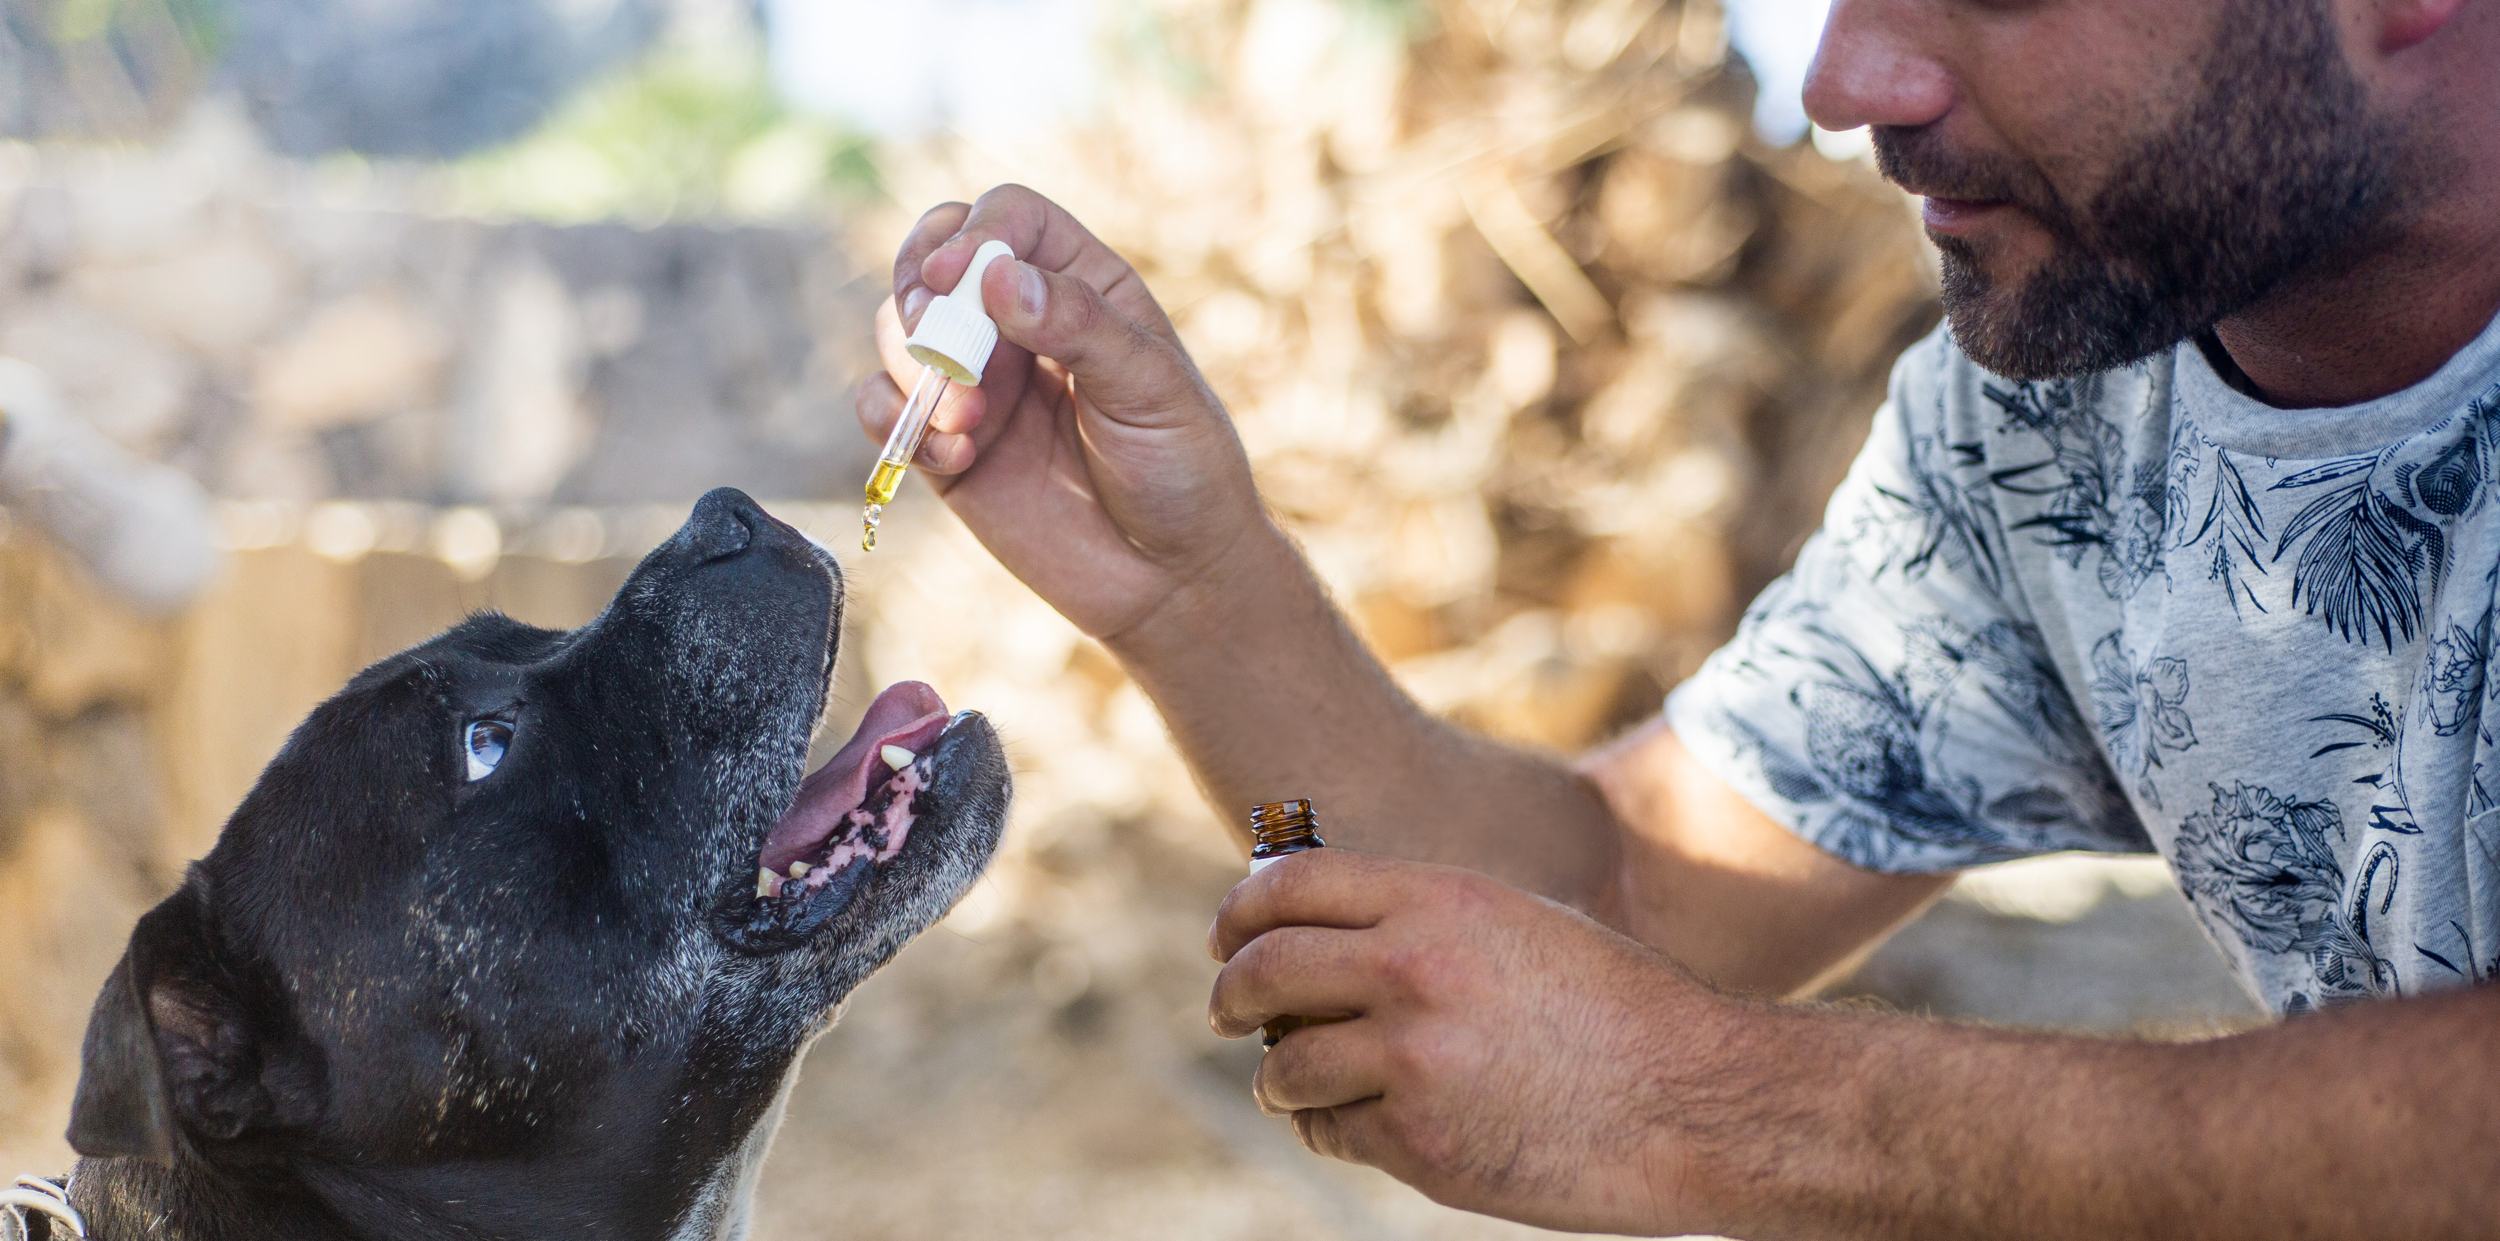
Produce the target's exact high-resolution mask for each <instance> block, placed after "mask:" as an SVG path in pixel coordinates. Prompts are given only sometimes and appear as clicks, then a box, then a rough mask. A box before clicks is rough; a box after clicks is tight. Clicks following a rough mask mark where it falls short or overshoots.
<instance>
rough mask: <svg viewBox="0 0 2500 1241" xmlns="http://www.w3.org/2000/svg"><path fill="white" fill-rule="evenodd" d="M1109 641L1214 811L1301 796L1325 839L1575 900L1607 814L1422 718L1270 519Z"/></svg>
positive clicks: (1589, 896)
mask: <svg viewBox="0 0 2500 1241" xmlns="http://www.w3.org/2000/svg"><path fill="white" fill-rule="evenodd" d="M1242 543H1243V546H1242V547H1241V548H1240V549H1239V550H1238V552H1237V554H1235V555H1232V556H1228V557H1226V558H1225V560H1224V562H1223V563H1222V564H1220V565H1218V566H1216V568H1215V569H1214V570H1213V571H1212V572H1210V573H1209V574H1207V575H1205V580H1203V581H1201V582H1199V583H1196V584H1195V585H1194V586H1193V589H1192V590H1191V591H1190V592H1189V594H1188V595H1187V596H1186V597H1183V598H1177V599H1175V600H1174V602H1173V603H1172V604H1171V605H1169V606H1168V607H1167V608H1165V609H1164V610H1163V611H1162V612H1160V613H1158V614H1157V615H1156V616H1155V617H1154V618H1152V619H1151V620H1150V621H1148V622H1146V623H1145V624H1142V625H1140V626H1139V627H1138V628H1137V629H1136V630H1134V631H1132V632H1130V633H1126V634H1121V635H1117V636H1115V637H1114V638H1113V639H1112V640H1111V643H1110V645H1111V648H1112V650H1113V652H1114V653H1115V654H1117V655H1118V656H1119V658H1120V660H1121V662H1122V663H1123V664H1124V665H1125V666H1126V667H1127V668H1128V670H1129V673H1130V675H1132V676H1134V677H1135V678H1136V679H1137V681H1138V683H1139V684H1140V685H1141V686H1143V687H1144V688H1145V690H1146V692H1147V694H1148V695H1149V696H1150V697H1152V698H1153V699H1154V702H1155V705H1156V707H1157V708H1158V709H1160V710H1161V712H1162V714H1163V718H1164V721H1165V723H1166V724H1167V725H1168V726H1169V727H1170V728H1171V730H1172V735H1173V738H1174V740H1175V741H1176V742H1177V743H1178V744H1179V746H1180V749H1181V753H1182V754H1183V756H1184V757H1186V758H1187V759H1188V761H1189V765H1190V769H1191V771H1192V772H1193V773H1194V774H1195V775H1196V776H1197V778H1198V782H1199V785H1200V787H1201V789H1203V790H1204V792H1205V793H1206V795H1207V797H1208V799H1209V800H1210V801H1212V802H1213V803H1214V805H1215V807H1216V810H1217V812H1218V813H1219V814H1221V815H1223V816H1224V817H1225V818H1226V820H1227V821H1229V822H1232V823H1235V824H1240V823H1242V822H1243V821H1244V812H1245V811H1246V810H1247V809H1248V808H1249V806H1251V805H1252V804H1254V803H1257V802H1263V801H1276V800H1280V799H1283V798H1288V797H1308V798H1311V799H1312V800H1313V801H1314V802H1316V803H1317V804H1318V806H1319V808H1320V812H1321V815H1322V818H1323V822H1324V823H1325V824H1326V825H1327V834H1328V836H1329V838H1330V839H1331V840H1333V841H1337V842H1339V843H1342V844H1346V845H1350V846H1353V847H1356V848H1360V849H1366V850H1371V851H1373V852H1378V853H1386V854H1391V855H1394V856H1399V857H1406V858H1412V859H1416V860H1421V861H1433V862H1443V863H1448V864H1451V865H1458V866H1465V867H1468V868H1470V869H1474V870H1478V871H1482V872H1484V873H1487V874H1490V875H1493V876H1494V877H1496V878H1499V879H1502V880H1504V881H1505V882H1508V883H1512V884H1515V885H1517V886H1520V887H1524V888H1526V889H1528V890H1530V891H1533V892H1537V893H1540V894H1542V895H1545V896H1549V897H1552V898H1554V899H1557V900H1561V901H1564V902H1566V903H1569V904H1573V905H1578V906H1581V907H1584V908H1585V907H1587V906H1588V905H1589V904H1590V903H1591V901H1592V900H1593V897H1594V892H1595V887H1596V885H1598V884H1601V883H1603V882H1604V881H1605V878H1606V876H1607V874H1608V873H1609V869H1610V867H1611V862H1612V858H1613V854H1614V850H1615V848H1616V840H1615V838H1616V834H1617V833H1616V829H1615V826H1614V821H1613V818H1612V816H1611V815H1610V813H1609V812H1608V809H1607V806H1606V802H1605V799H1604V798H1603V797H1602V796H1600V794H1599V793H1598V791H1597V789H1596V787H1595V785H1593V784H1592V783H1591V782H1589V781H1588V780H1587V779H1585V778H1583V777H1581V776H1580V775H1578V774H1576V773H1574V772H1573V771H1572V770H1571V769H1570V768H1569V767H1568V766H1566V765H1565V764H1564V763H1562V762H1560V761H1558V760H1556V759H1553V758H1550V757H1545V756H1540V755H1535V754H1530V753H1527V752H1524V751H1521V750H1516V749H1513V748H1510V747H1508V746H1504V745H1500V744H1498V743H1496V742H1493V741H1491V740H1488V739H1486V738H1482V737H1477V736H1473V735H1471V734H1469V733H1467V732H1466V731H1465V730H1463V729H1459V728H1456V727H1453V726H1451V725H1449V724H1447V723H1445V722H1443V721H1441V720H1438V719H1435V718H1433V717H1432V716H1431V715H1430V714H1428V713H1426V712H1425V711H1424V710H1423V709H1422V708H1421V707H1419V706H1418V705H1417V704H1416V703H1415V701H1414V700H1413V699H1412V698H1411V697H1409V696H1408V695H1407V693H1406V692H1405V691H1404V690H1402V689H1400V688H1399V687H1398V686H1397V684H1396V683H1395V682H1394V681H1392V680H1391V679H1390V678H1389V675H1388V673H1387V672H1386V670H1384V669H1383V668H1382V667H1381V666H1380V662H1379V661H1378V660H1377V659H1376V658H1374V657H1373V656H1372V654H1371V652H1370V651H1369V650H1368V649H1367V648H1365V647H1364V645H1363V643H1362V641H1361V639H1359V638H1357V637H1356V636H1355V634H1354V633H1353V631H1352V630H1351V629H1350V628H1349V627H1348V626H1347V624H1346V622H1345V620H1344V617H1343V616H1342V614H1341V613H1340V612H1339V611H1338V609H1337V607H1336V605H1335V604H1334V603H1333V602H1332V601H1331V600H1330V599H1329V598H1328V595H1327V592H1326V590H1325V589H1324V588H1323V587H1322V586H1321V585H1320V583H1319V581H1318V579H1317V578H1316V577H1314V576H1313V575H1312V573H1311V571H1310V568H1309V566H1308V565H1307V564H1306V563H1305V562H1304V561H1303V559H1302V556H1301V554H1300V553H1299V552H1298V551H1297V550H1296V549H1295V548H1294V547H1293V546H1292V544H1291V543H1290V542H1289V541H1288V540H1287V539H1286V538H1285V537H1284V536H1283V535H1282V534H1281V533H1277V532H1275V531H1273V530H1270V529H1262V530H1260V531H1257V532H1255V533H1253V534H1252V535H1249V536H1245V537H1244V538H1243V540H1242Z"/></svg>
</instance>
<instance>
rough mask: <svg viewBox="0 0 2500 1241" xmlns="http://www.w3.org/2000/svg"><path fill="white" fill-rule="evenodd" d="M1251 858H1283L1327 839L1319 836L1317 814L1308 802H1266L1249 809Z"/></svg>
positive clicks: (1312, 847)
mask: <svg viewBox="0 0 2500 1241" xmlns="http://www.w3.org/2000/svg"><path fill="white" fill-rule="evenodd" d="M1250 833H1251V837H1252V841H1253V843H1252V845H1251V848H1250V857H1251V860H1252V861H1253V862H1254V863H1255V862H1257V861H1260V860H1264V859H1274V858H1280V857H1284V856H1285V855H1287V854H1292V853H1300V852H1302V851H1303V850H1305V849H1317V848H1320V847H1321V846H1323V845H1326V844H1327V843H1328V842H1327V841H1325V840H1322V839H1320V837H1319V815H1318V813H1317V812H1315V811H1313V810H1312V809H1311V803H1310V802H1308V801H1301V800H1297V801H1282V802H1269V803H1267V804H1265V805H1260V806H1254V807H1252V808H1251V810H1250Z"/></svg>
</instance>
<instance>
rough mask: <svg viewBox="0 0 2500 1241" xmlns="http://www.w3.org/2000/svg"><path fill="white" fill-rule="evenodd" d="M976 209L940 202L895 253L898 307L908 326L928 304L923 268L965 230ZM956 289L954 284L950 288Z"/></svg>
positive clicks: (914, 226)
mask: <svg viewBox="0 0 2500 1241" xmlns="http://www.w3.org/2000/svg"><path fill="white" fill-rule="evenodd" d="M971 214H972V208H971V207H970V206H969V205H968V204H965V203H939V204H938V205H937V206H934V207H931V208H929V210H928V211H927V212H925V213H924V214H922V215H921V217H920V220H919V222H918V223H915V224H913V225H912V226H911V232H910V234H909V235H907V236H905V237H904V238H903V248H902V249H900V250H898V251H896V252H895V254H894V304H895V305H897V306H900V307H902V310H903V319H904V321H905V322H907V323H911V322H918V321H919V318H920V309H921V307H923V306H926V305H927V304H928V301H929V298H930V296H931V293H930V290H929V287H928V285H927V284H926V282H925V281H924V279H923V277H922V276H921V271H920V269H921V265H922V264H923V263H926V262H927V261H928V258H929V256H930V255H931V254H933V253H935V252H936V251H937V248H938V247H940V246H942V245H945V244H946V242H947V239H948V238H951V237H953V236H954V235H955V234H956V233H957V232H959V231H961V230H962V228H963V226H964V219H965V217H967V216H969V215H971ZM947 287H948V288H953V287H954V286H953V285H951V284H950V285H948V286H947Z"/></svg>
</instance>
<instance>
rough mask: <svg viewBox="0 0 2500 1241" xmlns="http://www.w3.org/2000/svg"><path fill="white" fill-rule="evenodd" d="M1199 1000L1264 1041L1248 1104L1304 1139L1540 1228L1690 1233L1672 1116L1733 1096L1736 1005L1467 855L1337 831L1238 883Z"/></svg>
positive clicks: (1689, 1169) (1433, 1192)
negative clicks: (1432, 853) (1424, 853)
mask: <svg viewBox="0 0 2500 1241" xmlns="http://www.w3.org/2000/svg"><path fill="white" fill-rule="evenodd" d="M1210 948H1211V949H1212V951H1213V952H1214V954H1215V956H1216V958H1217V959H1218V960H1221V961H1223V962H1225V963H1226V964H1225V966H1224V970H1223V973H1222V974H1221V975H1220V976H1218V978H1217V979H1216V984H1215V994H1214V997H1213V999H1212V1000H1211V1001H1210V1003H1209V1020H1210V1021H1211V1022H1212V1024H1213V1025H1214V1026H1215V1030H1216V1033H1218V1034H1221V1035H1223V1036H1225V1037H1227V1038H1240V1037H1243V1036H1245V1035H1248V1034H1251V1033H1254V1032H1255V1031H1257V1030H1258V1029H1259V1027H1260V1026H1261V1025H1262V1024H1263V1023H1265V1022H1267V1021H1269V1020H1271V1019H1273V1018H1275V1017H1277V1016H1279V1015H1283V1014H1294V1015H1301V1016H1313V1017H1339V1018H1346V1020H1342V1021H1338V1022H1334V1023H1331V1024H1326V1025H1314V1026H1308V1027H1305V1028H1303V1029H1300V1030H1297V1031H1294V1032H1293V1033H1290V1034H1288V1035H1286V1036H1285V1038H1284V1040H1283V1041H1282V1042H1280V1043H1278V1044H1277V1045H1276V1046H1275V1047H1274V1048H1272V1049H1270V1050H1269V1051H1268V1053H1267V1058H1266V1060H1264V1061H1263V1062H1262V1063H1261V1064H1260V1066H1259V1072H1258V1076H1257V1079H1256V1080H1255V1081H1254V1082H1253V1084H1252V1089H1253V1092H1254V1093H1255V1094H1256V1096H1257V1098H1258V1102H1259V1106H1260V1108H1261V1109H1263V1110H1265V1111H1267V1112H1269V1113H1271V1114H1289V1115H1291V1116H1292V1118H1293V1126H1294V1132H1295V1133H1296V1134H1297V1135H1299V1136H1300V1137H1301V1139H1302V1141H1303V1143H1304V1145H1307V1146H1309V1147H1310V1148H1311V1149H1312V1150H1314V1151H1317V1152H1319V1153H1321V1154H1324V1155H1330V1156H1333V1157H1335V1158H1338V1159H1344V1160H1348V1161H1351V1162H1354V1163H1362V1164H1369V1165H1372V1166H1374V1167H1377V1168H1380V1169H1381V1170H1383V1171H1385V1172H1387V1173H1389V1174H1390V1175H1392V1176H1395V1177H1397V1178H1398V1179H1399V1180H1402V1181H1405V1182H1406V1183H1408V1184H1410V1185H1413V1186H1414V1187H1416V1188H1417V1189H1420V1190H1422V1191H1423V1192H1424V1193H1425V1194H1427V1195H1429V1196H1431V1197H1432V1198H1433V1199H1435V1200H1436V1201H1439V1202H1442V1203H1445V1204H1447V1205H1450V1206H1455V1207H1461V1208H1464V1209H1467V1210H1471V1211H1480V1212H1484V1213H1487V1214H1492V1215H1500V1216H1504V1217H1507V1218H1510V1219H1515V1220H1521V1221H1524V1222H1527V1223H1532V1224H1538V1225H1542V1226H1545V1227H1549V1228H1570V1229H1581V1230H1591V1231H1599V1230H1602V1231H1609V1232H1656V1231H1660V1230H1671V1231H1683V1230H1696V1229H1702V1228H1706V1227H1708V1226H1710V1225H1711V1223H1712V1221H1711V1220H1710V1219H1708V1218H1706V1215H1707V1214H1708V1213H1707V1212H1704V1211H1702V1210H1701V1209H1700V1208H1699V1204H1697V1203H1696V1202H1694V1201H1692V1200H1691V1194H1692V1191H1693V1189H1694V1188H1695V1187H1696V1184H1697V1177H1696V1175H1695V1173H1696V1171H1697V1169H1696V1167H1695V1165H1694V1164H1693V1162H1692V1155H1693V1152H1694V1150H1695V1149H1696V1148H1695V1147H1694V1145H1693V1144H1692V1143H1690V1142H1687V1141H1685V1140H1683V1139H1682V1138H1680V1137H1679V1135H1678V1133H1677V1130H1678V1129H1679V1128H1680V1127H1682V1126H1685V1125H1705V1124H1709V1123H1711V1122H1712V1121H1713V1118H1723V1117H1725V1116H1726V1114H1727V1104H1728V1099H1727V1096H1728V1094H1729V1093H1730V1092H1731V1091H1732V1090H1734V1089H1735V1087H1734V1086H1733V1084H1732V1083H1733V1079H1734V1075H1733V1074H1732V1073H1730V1072H1728V1071H1727V1070H1728V1069H1729V1068H1730V1067H1731V1065H1730V1063H1729V1062H1730V1061H1731V1060H1733V1059H1735V1058H1736V1057H1737V1055H1738V1052H1739V1045H1738V1044H1735V1043H1734V1042H1732V1041H1731V1038H1730V1031H1731V1030H1732V1029H1733V1028H1734V1027H1735V1026H1736V1025H1738V1024H1739V1019H1740V1017H1741V1015H1742V1013H1743V1012H1744V1011H1745V1007H1744V1006H1743V1005H1741V1004H1739V1003H1737V1002H1735V1001H1731V1000H1728V999H1725V998H1723V997H1721V996H1719V995H1717V994H1715V993H1713V992H1711V991H1710V990H1708V989H1707V988H1705V987H1703V986H1702V985H1700V984H1699V983H1697V982H1695V981H1694V980H1693V979H1692V978H1691V977H1690V976H1689V975H1687V974H1686V973H1685V972H1684V971H1683V970H1681V969H1679V968H1678V967H1676V966H1675V965H1673V964H1672V963H1670V962H1668V961H1667V960H1666V959H1665V958H1663V957H1660V956H1658V955H1657V954H1656V953H1653V952H1651V951H1649V950H1648V949H1646V948H1643V947H1641V946H1640V945H1638V944H1636V943H1634V942H1632V941H1631V940H1628V939H1625V938H1623V937H1622V936H1620V935H1617V934H1615V933H1613V932H1611V931H1608V930H1606V929H1605V928H1604V927H1601V926H1599V925H1597V924H1596V923H1594V922H1591V921H1589V920H1588V919H1587V918H1584V917H1582V916H1580V915H1579V914H1577V913H1574V912H1572V911H1571V910H1569V909H1566V908H1564V907H1563V906H1560V905H1557V904H1554V903H1552V902H1550V901H1546V900H1543V899H1541V898H1538V897H1535V896H1531V895H1529V894H1527V893H1525V892H1521V891H1519V890H1517V889H1514V888H1510V887H1506V886H1504V885H1502V884H1500V883H1497V882H1495V881H1494V880H1491V879H1488V878H1486V877H1484V876H1482V875H1479V874H1476V873H1474V872H1471V871H1465V870H1457V869H1452V868H1449V867H1442V866H1426V865H1420V864H1417V863H1412V862H1403V861H1397V860H1393V859H1390V858H1385V857H1380V856H1377V855H1372V854H1365V853H1358V852H1355V851H1352V850H1346V849H1323V850H1318V851H1315V852H1311V853H1305V854H1301V855H1298V856H1295V857H1292V858H1288V859H1286V860H1284V861H1282V862H1279V863H1277V864H1276V865H1274V866H1271V867H1268V868H1267V869H1265V870H1263V871H1261V872H1260V873H1259V874H1257V875H1256V876H1253V877H1252V878H1250V879H1248V880H1246V881H1244V882H1243V883H1242V884H1241V885H1240V886H1239V887H1237V888H1235V889H1233V892H1232V895H1231V896H1229V897H1227V898H1226V899H1225V902H1224V906H1223V908H1222V910H1221V911H1220V912H1219V913H1218V914H1217V917H1216V921H1215V927H1214V930H1213V932H1212V934H1211V939H1210Z"/></svg>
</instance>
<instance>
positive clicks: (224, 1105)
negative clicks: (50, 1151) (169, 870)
mask: <svg viewBox="0 0 2500 1241" xmlns="http://www.w3.org/2000/svg"><path fill="white" fill-rule="evenodd" d="M251 990H257V989H251ZM246 993H247V985H246V984H245V983H244V982H243V981H242V980H241V979H240V978H239V977H238V975H237V971H235V970H234V969H232V968H231V967H230V965H229V964H228V963H227V962H226V961H225V960H224V959H223V958H222V957H221V955H220V953H219V952H218V949H217V947H216V945H215V941H214V938H213V937H212V935H211V933H210V931H209V927H208V923H207V919H206V916H205V910H204V901H203V899H202V896H201V893H200V891H199V889H198V887H197V886H196V884H185V885H184V886H183V888H182V890H180V891H178V892H176V893H174V895H172V896H170V897H168V898H166V900H165V903H163V904H161V905H158V906H157V907H156V908H155V909H153V910H150V911H149V912H148V914H147V916H146V917H144V918H141V919H140V920H139V927H138V929H137V930H136V931H134V932H133V933H132V934H131V937H130V947H129V950H128V951H126V952H124V953H123V954H122V959H121V964H119V965H118V966H115V967H114V969H113V974H112V976H111V977H110V978H108V979H106V980H105V983H104V993H103V994H102V995H100V996H98V997H97V998H96V1006H95V1014H94V1016H92V1017H91V1018H89V1020H88V1024H87V1041H86V1046H85V1048H84V1050H83V1052H82V1053H81V1059H82V1060H83V1062H84V1063H83V1065H82V1066H81V1071H80V1073H79V1078H78V1093H77V1096H76V1098H75V1099H74V1100H73V1101H72V1103H71V1104H70V1119H69V1143H70V1146H71V1147H73V1148H74V1149H76V1150H77V1151H78V1153H80V1154H82V1155H91V1156H96V1157H113V1156H125V1155H135V1156H139V1157H142V1158H147V1159H155V1160H159V1161H163V1160H168V1159H170V1158H171V1157H172V1156H173V1154H174V1152H175V1151H176V1150H177V1149H181V1148H183V1147H184V1146H186V1145H188V1144H192V1143H197V1142H201V1141H208V1142H218V1143H224V1142H232V1141H234V1140H236V1139H239V1138H243V1137H246V1136H248V1135H252V1134H254V1133H255V1132H257V1131H261V1130H265V1129H268V1128H270V1127H273V1126H276V1125H279V1124H282V1123H286V1122H289V1121H294V1120H298V1119H300V1118H301V1114H302V1112H303V1111H304V1107H303V1104H304V1103H305V1102H306V1100H304V1099H302V1098H300V1097H292V1096H298V1095H300V1093H301V1092H300V1091H297V1090H292V1089H288V1088H287V1086H288V1085H292V1084H294V1083H295V1082H297V1081H298V1080H299V1079H300V1075H299V1074H293V1073H286V1072H282V1071H275V1070H278V1069H279V1065H278V1063H277V1059H278V1057H277V1055H276V1051H277V1042H278V1040H277V1039H276V1038H275V1037H273V1032H272V1031H270V1030H269V1029H268V1028H267V1024H268V1023H267V1021H266V1020H265V1017H264V1019H263V1020H257V1021H256V1020H255V1019H254V1014H253V1012H252V1006H251V1005H250V1004H249V1003H248V1002H247V1000H246ZM280 1083H285V1085H281V1084H280Z"/></svg>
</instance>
